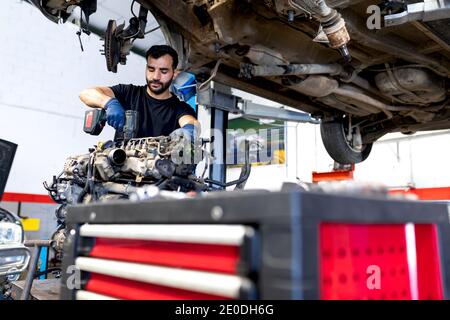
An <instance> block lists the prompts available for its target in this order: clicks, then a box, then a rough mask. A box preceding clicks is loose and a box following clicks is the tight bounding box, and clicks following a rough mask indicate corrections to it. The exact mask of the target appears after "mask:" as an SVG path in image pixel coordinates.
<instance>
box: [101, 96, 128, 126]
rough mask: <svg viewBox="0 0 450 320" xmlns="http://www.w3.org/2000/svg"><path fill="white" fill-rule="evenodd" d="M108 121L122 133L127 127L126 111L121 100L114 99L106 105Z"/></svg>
mask: <svg viewBox="0 0 450 320" xmlns="http://www.w3.org/2000/svg"><path fill="white" fill-rule="evenodd" d="M105 110H106V121H107V122H108V124H109V125H110V126H111V127H113V128H114V129H116V130H119V131H122V130H123V126H124V125H125V110H124V109H123V107H122V105H121V104H120V102H119V100H117V99H116V98H112V99H111V100H109V101H108V102H107V103H106V104H105Z"/></svg>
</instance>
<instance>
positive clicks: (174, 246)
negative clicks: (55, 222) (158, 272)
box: [89, 238, 240, 274]
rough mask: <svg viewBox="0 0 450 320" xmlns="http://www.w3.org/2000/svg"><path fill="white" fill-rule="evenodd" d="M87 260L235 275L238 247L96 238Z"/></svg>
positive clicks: (238, 256) (238, 257)
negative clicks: (134, 263) (97, 259)
mask: <svg viewBox="0 0 450 320" xmlns="http://www.w3.org/2000/svg"><path fill="white" fill-rule="evenodd" d="M89 256H90V257H95V258H103V259H111V260H119V261H128V262H136V263H145V264H153V265H161V266H168V267H176V268H185V269H192V270H201V271H211V272H219V273H227V274H236V273H237V271H238V263H239V259H240V249H239V247H237V246H228V245H211V244H196V243H180V242H162V241H148V240H128V239H110V238H96V240H95V245H94V246H93V248H92V250H91V251H90V253H89Z"/></svg>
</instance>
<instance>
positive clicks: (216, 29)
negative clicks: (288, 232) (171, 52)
mask: <svg viewBox="0 0 450 320" xmlns="http://www.w3.org/2000/svg"><path fill="white" fill-rule="evenodd" d="M135 2H136V3H139V4H140V5H141V12H144V13H146V11H145V10H149V12H150V13H151V14H153V15H154V17H155V18H156V20H157V21H158V23H159V24H160V26H161V29H162V31H163V33H164V35H165V37H166V40H167V42H168V43H169V44H171V45H172V46H173V47H174V48H175V49H176V50H177V51H178V53H179V55H180V65H179V68H180V69H183V70H185V71H189V72H192V73H194V74H195V75H196V76H197V80H198V81H200V82H201V81H205V80H207V79H210V78H211V75H212V76H213V77H214V80H215V81H218V82H221V83H223V84H225V85H229V86H232V87H234V88H237V89H241V90H244V91H248V92H251V93H253V94H256V95H259V96H261V97H264V98H268V99H271V100H273V101H276V102H278V103H281V104H284V105H287V106H291V107H294V108H297V109H299V110H302V111H305V112H308V113H310V114H312V115H313V116H314V117H316V118H319V119H321V133H322V139H323V142H324V145H325V147H326V149H327V151H328V153H329V154H330V155H331V157H332V158H333V159H334V160H335V161H337V162H339V163H357V162H361V161H363V160H365V159H366V158H367V156H368V155H369V153H370V150H371V147H372V143H373V142H375V141H376V140H377V139H379V138H380V137H382V136H383V135H385V134H387V133H390V132H402V133H404V134H412V133H415V132H417V131H426V130H440V129H448V128H450V105H449V76H450V18H449V17H450V5H449V4H448V3H447V2H445V1H444V2H442V1H441V5H442V7H439V8H437V9H436V8H434V9H429V8H428V7H427V6H425V7H424V9H423V12H422V13H423V14H422V16H420V17H418V16H417V15H416V16H414V17H413V16H412V14H411V15H410V16H408V12H410V11H411V12H412V9H411V8H412V7H411V6H412V5H416V6H417V5H418V2H417V1H397V0H396V1H385V2H383V1H379V2H374V1H361V0H328V1H326V2H325V1H323V0H245V1H244V0H240V1H237V0H191V1H189V0H184V1H183V0H151V1H150V0H139V1H135ZM426 2H427V3H428V4H430V3H431V0H427V1H426ZM93 4H95V1H92V0H89V1H82V0H74V1H58V0H48V1H41V2H40V8H41V11H42V10H44V11H45V12H46V13H47V14H48V15H50V16H54V17H58V16H59V18H60V19H61V17H62V19H63V20H64V14H61V13H64V12H67V11H68V9H69V7H70V6H73V5H81V6H82V8H85V15H86V16H87V17H88V16H89V14H92V13H93V12H94V11H95V8H94V7H93ZM419 4H420V3H419ZM374 5H376V6H374ZM371 8H372V9H374V8H375V9H376V8H378V11H377V10H375V9H374V11H373V12H374V13H372V11H371ZM427 8H428V9H427ZM377 13H379V15H377ZM66 18H67V17H66ZM134 18H135V20H134V21H135V23H134V25H133V26H134V27H135V28H137V29H136V30H137V32H135V33H134V34H132V36H135V37H140V36H143V33H144V32H142V31H143V30H142V28H141V27H142V24H139V22H141V23H142V22H145V16H144V15H141V14H140V15H139V17H137V16H135V17H134ZM136 19H137V20H136ZM377 19H378V23H377ZM383 19H384V20H383ZM143 26H144V27H145V23H144V24H143ZM113 27H114V28H117V27H115V26H113V25H111V28H113ZM130 27H132V26H131V25H130ZM122 28H123V27H122ZM128 30H130V29H128ZM109 31H110V32H109V33H108V32H107V33H106V38H107V40H106V45H105V55H106V57H107V59H109V62H108V63H109V67H108V69H110V71H117V64H119V63H125V60H126V58H124V56H125V55H126V53H127V51H128V52H129V45H130V42H129V41H128V42H127V41H126V40H127V38H125V37H124V36H123V34H122V35H120V32H114V31H115V30H111V29H110V30H109ZM111 64H112V65H111ZM110 67H111V68H110ZM214 71H215V72H214Z"/></svg>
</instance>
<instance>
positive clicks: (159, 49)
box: [146, 45, 178, 70]
mask: <svg viewBox="0 0 450 320" xmlns="http://www.w3.org/2000/svg"><path fill="white" fill-rule="evenodd" d="M166 54H168V55H169V56H171V57H172V60H173V64H172V67H173V69H174V70H175V69H176V68H177V66H178V53H177V52H176V51H175V49H174V48H172V47H171V46H167V45H156V46H152V47H150V49H148V50H147V53H146V58H147V60H148V57H152V58H153V59H158V58H161V57H162V56H164V55H166Z"/></svg>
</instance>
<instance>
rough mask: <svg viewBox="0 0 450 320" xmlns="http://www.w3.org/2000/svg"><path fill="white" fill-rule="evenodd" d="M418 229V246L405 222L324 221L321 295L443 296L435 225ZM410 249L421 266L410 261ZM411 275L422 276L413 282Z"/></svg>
mask: <svg viewBox="0 0 450 320" xmlns="http://www.w3.org/2000/svg"><path fill="white" fill-rule="evenodd" d="M413 230H414V231H415V244H416V246H415V249H414V247H412V249H411V248H410V247H409V248H407V240H406V229H405V225H350V224H338V223H323V224H321V225H320V245H319V248H320V253H319V256H320V259H319V265H320V266H319V269H320V276H319V279H320V297H321V299H376V300H379V299H381V300H384V299H387V300H397V299H402V300H409V299H413V298H414V297H415V298H416V299H442V298H443V292H442V277H441V273H440V260H439V252H438V245H437V236H436V227H435V226H434V225H415V226H414V228H413ZM408 249H409V250H410V251H411V250H412V251H413V252H415V255H416V259H415V261H416V262H415V264H416V265H417V267H416V268H415V266H414V264H412V265H409V263H408V253H407V250H408ZM410 268H413V270H415V271H413V273H410V272H411V270H410ZM377 273H378V275H379V277H378V279H379V281H378V282H377V280H376V279H377V278H375V277H377ZM410 274H416V275H417V276H416V277H414V278H417V279H415V281H414V279H413V282H411V279H410ZM414 282H415V284H414ZM377 283H378V285H377Z"/></svg>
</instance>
